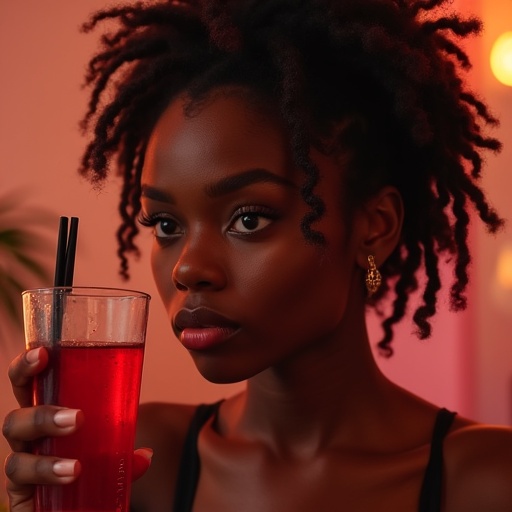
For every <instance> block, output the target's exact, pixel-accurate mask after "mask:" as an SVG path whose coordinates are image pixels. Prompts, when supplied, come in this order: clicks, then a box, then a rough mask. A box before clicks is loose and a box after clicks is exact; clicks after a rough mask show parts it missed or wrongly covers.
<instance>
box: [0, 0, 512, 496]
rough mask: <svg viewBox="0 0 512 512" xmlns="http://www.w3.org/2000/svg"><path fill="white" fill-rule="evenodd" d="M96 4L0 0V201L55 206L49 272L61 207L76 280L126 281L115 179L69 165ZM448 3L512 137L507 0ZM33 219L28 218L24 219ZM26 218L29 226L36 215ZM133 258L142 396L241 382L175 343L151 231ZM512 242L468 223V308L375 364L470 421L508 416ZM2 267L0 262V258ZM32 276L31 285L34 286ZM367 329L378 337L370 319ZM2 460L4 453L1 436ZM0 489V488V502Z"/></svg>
mask: <svg viewBox="0 0 512 512" xmlns="http://www.w3.org/2000/svg"><path fill="white" fill-rule="evenodd" d="M104 5H106V3H105V2H104V1H103V0H80V1H69V0H24V1H19V0H0V73H1V75H0V77H1V81H0V93H1V94H0V156H1V159H0V162H1V164H0V198H1V197H3V196H4V194H6V193H11V192H13V191H19V190H21V191H22V193H23V197H24V201H23V205H25V206H24V208H25V209H28V208H29V207H33V206H37V207H42V208H45V209H48V210H50V211H52V212H54V215H55V221H54V223H53V224H52V225H51V227H50V228H46V229H45V230H44V233H43V234H44V235H45V236H46V237H47V238H48V239H49V240H50V248H49V250H48V251H47V252H45V253H44V254H45V255H46V257H47V260H48V262H49V266H50V268H51V261H52V259H53V251H54V245H55V238H56V231H57V220H56V219H57V217H58V215H68V216H71V215H75V216H78V217H80V219H81V226H80V240H79V248H78V258H77V268H76V274H75V276H76V277H75V284H77V285H98V286H126V283H123V282H122V281H121V280H120V278H119V277H118V276H117V260H116V256H115V241H114V231H115V228H116V226H117V222H118V219H117V213H116V205H117V182H116V181H115V180H113V183H111V184H109V185H108V186H107V187H105V189H104V190H103V191H102V192H101V193H98V192H96V191H94V190H92V189H91V187H90V185H89V184H88V183H86V182H84V181H82V180H81V179H80V178H79V177H78V175H77V173H76V172H75V169H76V168H77V166H78V160H79V156H80V154H81V151H82V148H83V145H84V139H83V138H82V137H81V136H80V134H79V131H78V128H77V122H78V120H79V118H80V116H81V114H82V113H83V111H84V108H85V101H86V96H85V94H84V92H83V91H82V90H81V88H80V85H81V81H82V76H83V72H84V68H85V64H86V62H87V59H88V57H89V56H90V55H91V54H92V52H93V50H94V48H95V44H96V38H95V37H94V36H85V35H82V34H80V33H79V31H78V27H79V25H80V23H81V22H82V21H83V20H85V19H86V17H87V15H88V13H90V12H91V11H93V10H95V9H98V8H100V7H103V6H104ZM455 5H456V6H458V7H459V8H461V9H463V10H464V11H465V12H468V13H475V14H479V15H480V16H482V17H483V19H484V21H485V24H486V30H485V32H484V34H483V37H482V38H480V39H479V40H477V41H471V42H470V43H469V45H468V46H467V49H468V50H469V51H470V53H471V54H472V56H473V59H474V61H475V65H474V70H473V73H471V75H470V76H471V80H472V82H473V83H474V84H475V86H477V87H478V88H479V89H480V90H482V92H483V95H484V96H485V97H486V98H487V99H488V101H489V103H490V105H491V106H492V109H493V111H494V113H495V114H497V115H498V116H499V117H501V120H502V122H501V127H500V129H499V130H498V131H497V135H498V136H499V137H500V138H501V139H502V140H503V141H505V142H507V141H508V140H510V139H511V135H512V88H510V87H505V86H503V85H501V84H499V83H498V82H497V81H496V80H495V79H494V78H493V77H492V75H491V71H490V68H489V64H488V55H489V52H490V48H491V45H492V42H493V41H494V40H495V39H496V38H497V37H498V36H499V35H500V34H501V33H502V32H505V31H509V30H512V4H511V3H510V0H485V2H484V1H483V0H479V1H476V0H475V1H470V0H465V1H463V0H459V1H458V2H455ZM511 169H512V145H511V144H509V145H508V146H506V148H505V150H504V151H503V153H502V154H501V155H500V156H499V157H498V158H494V157H492V156H489V158H488V169H487V174H486V177H485V179H484V182H483V184H484V187H485V188H486V190H487V191H488V192H489V193H490V194H491V195H492V197H493V202H494V205H495V206H496V207H497V208H498V209H499V210H500V212H501V213H502V215H504V216H506V217H508V218H509V219H512V201H511V197H510V196H511V192H512V172H511ZM34 220H35V219H34V218H31V217H30V216H29V217H28V219H27V221H28V222H29V225H32V222H33V221H34ZM34 224H35V223H34ZM140 243H141V245H142V248H143V255H142V258H141V261H140V262H139V263H137V264H135V265H133V270H132V272H133V279H132V281H131V282H130V283H129V284H128V287H130V288H134V289H140V290H143V291H147V292H149V293H150V294H151V295H152V296H153V301H152V310H151V317H150V326H149V334H148V345H147V351H146V362H145V369H144V379H143V389H142V400H144V401H147V400H171V401H178V402H200V401H211V400H214V399H216V398H217V397H220V396H226V395H229V394H231V393H233V392H235V391H236V390H238V389H241V386H242V384H238V385H233V386H216V385H212V384H209V383H207V382H205V381H203V380H202V378H201V377H200V376H199V375H198V374H197V373H196V371H195V368H194V367H193V365H192V363H191V361H190V359H189V357H188V355H187V354H186V353H185V351H184V350H183V349H182V348H181V347H180V346H179V344H178V342H177V341H176V340H175V339H174V337H173V335H172V333H171V331H170V329H169V326H168V320H167V318H166V315H165V313H164V311H163V308H162V306H161V305H160V301H159V298H158V296H157V293H156V289H155V287H154V285H153V281H152V276H151V273H150V270H149V261H148V255H149V247H150V243H151V242H150V237H149V234H145V235H144V236H143V237H142V239H141V241H140ZM506 247H512V235H511V231H510V228H509V229H508V231H507V232H505V233H501V234H500V235H499V236H497V237H495V238H494V237H487V236H485V234H484V233H483V232H482V230H481V229H480V228H479V227H477V228H475V229H474V233H473V241H472V248H473V250H474V253H475V260H476V262H477V263H475V264H474V266H473V269H472V271H473V278H474V280H473V287H472V289H471V292H470V293H471V304H472V306H471V309H470V310H469V311H467V312H465V313H464V314H458V315H455V314H450V313H449V312H446V311H445V312H442V313H441V314H439V315H438V317H437V319H436V320H435V324H434V329H435V331H434V335H433V337H432V338H431V339H430V340H429V341H427V342H419V341H418V340H417V339H416V338H414V337H412V336H411V334H410V333H411V330H412V329H411V324H410V323H409V322H407V321H406V322H404V323H403V325H402V327H401V329H400V330H399V332H398V333H397V343H396V347H395V348H396V355H395V357H393V358H392V359H391V360H380V358H379V364H380V366H381V367H382V369H383V371H384V372H385V373H386V374H388V375H389V376H390V377H391V378H392V379H393V380H394V381H396V382H397V383H399V384H401V385H403V386H405V387H407V388H408V389H410V390H412V391H413V392H415V393H418V394H419V395H421V396H423V397H424V398H426V399H428V400H431V401H434V402H436V403H438V404H440V405H443V406H446V407H449V408H452V409H454V410H457V411H459V412H460V413H462V414H465V415H468V416H471V417H473V418H475V419H478V420H481V421H485V422H492V423H502V424H512V396H511V395H512V289H508V290H507V289H505V288H503V287H500V286H499V284H498V283H497V282H496V278H495V274H496V262H497V258H498V255H499V253H500V251H502V250H503V249H504V248H506ZM0 264H1V262H0ZM34 284H38V283H34ZM369 322H370V328H371V336H372V339H373V340H374V341H376V340H377V337H378V336H379V331H378V329H377V328H376V322H375V320H374V319H372V318H370V319H369ZM0 323H1V324H2V325H3V328H1V329H0V336H2V338H1V339H0V416H2V417H3V416H4V415H5V413H6V412H7V411H8V410H10V409H11V408H13V407H15V403H14V400H13V399H12V398H11V395H10V391H9V384H8V380H7V377H6V368H7V365H8V361H9V360H10V359H11V358H12V357H13V356H14V355H15V354H16V353H18V352H19V351H20V350H22V348H23V340H22V336H21V334H20V333H17V332H15V331H12V332H11V330H9V329H8V328H7V327H6V326H5V323H4V321H3V320H2V319H1V318H0ZM0 452H1V453H0V456H2V459H3V456H4V455H5V453H6V452H7V447H6V444H5V442H4V440H3V438H2V440H1V442H0ZM1 497H2V494H0V501H1Z"/></svg>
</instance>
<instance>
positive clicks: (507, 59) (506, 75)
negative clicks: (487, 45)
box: [491, 32, 512, 86]
mask: <svg viewBox="0 0 512 512" xmlns="http://www.w3.org/2000/svg"><path fill="white" fill-rule="evenodd" d="M491 69H492V72H493V73H494V76H495V77H496V78H497V79H498V80H499V81H500V82H501V83H502V84H505V85H509V86H512V32H505V33H504V34H502V35H501V36H500V37H498V39H496V42H495V43H494V45H493V47H492V50H491Z"/></svg>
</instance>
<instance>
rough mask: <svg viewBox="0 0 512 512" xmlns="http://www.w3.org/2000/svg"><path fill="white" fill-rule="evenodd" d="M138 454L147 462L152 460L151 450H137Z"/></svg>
mask: <svg viewBox="0 0 512 512" xmlns="http://www.w3.org/2000/svg"><path fill="white" fill-rule="evenodd" d="M139 453H140V454H141V455H142V456H143V457H145V458H146V459H147V460H149V461H151V459H152V458H153V450H152V449H151V448H139Z"/></svg>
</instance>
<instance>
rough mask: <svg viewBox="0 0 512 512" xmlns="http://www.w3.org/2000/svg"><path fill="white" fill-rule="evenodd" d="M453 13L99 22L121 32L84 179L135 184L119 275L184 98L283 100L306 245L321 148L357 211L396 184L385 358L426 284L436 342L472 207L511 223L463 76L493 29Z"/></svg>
mask: <svg viewBox="0 0 512 512" xmlns="http://www.w3.org/2000/svg"><path fill="white" fill-rule="evenodd" d="M447 3H449V2H448V1H447V0H414V1H413V0H172V1H161V2H152V3H142V2H141V3H134V4H131V5H124V6H120V7H117V8H109V9H106V10H102V11H99V12H97V13H96V14H94V15H92V17H91V18H90V20H89V21H88V22H87V23H86V24H84V26H83V30H84V31H85V32H89V31H91V30H92V29H94V28H95V27H96V26H97V25H98V24H99V23H100V22H103V23H106V24H107V25H108V26H109V27H110V31H107V32H106V33H104V35H103V36H102V46H101V49H100V50H99V51H98V53H97V54H96V55H95V56H94V57H93V58H92V59H91V61H90V63H89V67H88V72H87V76H86V85H88V86H90V88H91V89H92V93H91V97H90V101H89V106H88V111H87V113H86V115H85V117H84V119H83V125H82V127H83V129H84V131H87V130H88V128H90V127H92V128H93V135H92V138H91V141H90V142H89V144H88V146H87V148H86V150H85V153H84V155H83V160H82V164H81V168H80V172H81V173H82V174H83V175H85V176H87V177H88V178H89V179H90V180H91V181H92V182H93V183H95V184H100V183H101V182H103V181H104V180H105V178H106V176H107V174H108V171H109V163H110V162H111V161H112V160H113V159H115V160H116V166H117V169H118V172H119V174H120V175H121V176H122V178H123V187H122V191H121V200H120V204H119V211H120V214H121V218H122V223H121V226H120V228H119V230H118V233H117V238H118V243H119V249H118V255H119V257H120V260H121V274H122V275H123V276H124V277H126V278H127V277H128V258H127V257H128V255H129V253H133V254H135V255H137V254H138V249H137V246H136V244H135V242H134V240H135V238H136V235H137V233H138V226H137V217H138V214H139V212H140V199H139V196H140V175H141V170H142V167H143V163H144V153H145V148H146V145H147V141H148V138H149V135H150V133H151V131H152V128H153V127H154V125H155V123H156V121H157V120H158V118H159V116H160V115H161V113H162V112H163V110H164V109H165V108H166V106H167V105H168V104H169V102H170V101H171V100H172V99H173V98H175V97H176V96H177V95H178V94H182V93H183V92H186V93H187V96H188V97H189V98H191V100H190V101H191V102H192V103H196V102H198V101H201V99H204V98H205V97H206V96H207V95H208V93H209V92H210V91H211V90H212V88H214V87H219V86H231V85H234V86H243V87H245V88H247V89H248V90H249V91H253V92H254V94H255V95H257V96H258V97H263V98H266V99H267V100H268V101H269V102H273V104H274V105H276V106H277V108H278V110H279V112H280V115H281V116H282V118H283V120H284V121H285V123H286V125H287V126H288V129H289V138H290V143H291V149H292V151H293V155H294V158H295V161H296V163H297V165H298V166H299V168H301V169H303V171H304V183H303V186H302V189H301V193H302V197H303V199H304V201H305V202H306V203H307V204H308V206H309V214H308V215H306V217H305V218H304V219H303V222H302V226H301V228H302V231H303V233H304V236H305V238H306V240H307V241H309V242H311V243H315V244H323V243H325V240H324V237H323V235H322V233H320V232H318V231H316V230H315V229H314V223H315V221H316V220H318V219H319V218H320V217H321V216H322V214H323V212H324V204H323V202H322V200H321V198H320V197H318V196H317V195H315V186H316V184H317V183H318V180H319V173H318V169H317V168H316V167H315V165H314V164H313V163H312V162H311V160H310V158H309V151H310V148H311V147H312V146H315V147H318V148H321V150H322V151H324V152H326V153H329V154H332V155H334V157H339V159H340V168H341V167H343V172H344V175H346V183H347V190H349V193H347V194H346V201H347V203H348V204H349V208H350V207H355V206H356V205H358V204H360V203H361V201H364V200H365V199H366V198H368V197H371V195H372V194H375V193H376V192H377V191H378V190H379V188H381V187H382V186H384V185H393V186H395V187H396V188H397V189H398V190H399V191H400V193H401V195H402V198H403V202H404V207H405V212H406V213H405V220H404V226H403V232H402V236H401V240H400V243H399V245H398V246H397V248H396V250H395V251H394V252H393V254H392V255H391V256H390V258H388V260H387V261H386V262H384V263H383V265H382V267H381V269H380V270H381V272H382V274H383V276H384V285H383V286H382V287H381V289H380V290H379V292H378V293H377V294H376V295H375V296H374V297H375V298H374V299H373V298H372V304H374V305H376V304H377V302H378V300H379V299H380V298H381V297H382V296H383V295H384V294H386V293H388V292H389V291H390V290H393V291H394V294H395V297H394V300H393V303H392V311H391V313H390V314H389V315H388V316H387V318H383V321H382V327H383V330H384V336H383V339H382V340H381V341H380V342H379V347H380V349H381V351H382V352H383V353H384V354H385V355H391V354H392V348H391V341H392V338H393V326H394V325H395V324H396V323H397V322H399V321H400V320H401V319H402V318H403V316H404V315H405V312H406V306H407V303H408V299H409V296H410V294H411V292H412V291H414V290H416V289H417V288H418V287H420V286H421V288H422V304H421V305H420V306H419V307H418V308H417V309H416V311H415V312H414V316H413V319H414V322H415V324H416V325H417V333H418V336H419V337H420V338H422V339H423V338H426V337H428V336H430V333H431V325H430V323H429V319H430V317H432V316H433V315H434V314H435V312H436V302H437V294H438V291H439V290H440V288H441V279H440V275H439V258H440V256H442V255H443V254H444V255H446V256H448V258H447V259H449V260H450V261H451V263H452V265H453V268H454V280H453V283H452V284H451V290H450V300H451V307H452V309H454V310H461V309H464V308H465V307H466V296H465V289H466V286H467V283H468V265H469V263H470V252H469V249H468V225H469V222H470V210H471V209H475V210H476V212H477V214H478V216H479V217H480V219H481V220H482V221H483V222H484V223H485V225H486V226H487V228H488V230H489V231H490V232H495V231H497V230H498V229H499V228H500V226H502V224H503V220H502V219H501V218H500V217H499V216H498V215H497V213H496V212H495V211H494V210H493V209H492V208H491V206H490V205H489V202H488V200H487V199H486V197H485V195H484V193H483V191H482V189H481V187H480V186H479V184H478V181H479V178H480V173H481V168H482V163H483V156H482V153H483V151H484V150H491V151H499V150H500V147H501V145H500V142H499V141H498V140H496V139H495V138H492V137H490V136H488V135H486V134H484V133H483V127H484V126H485V125H495V124H497V120H496V119H495V118H494V117H493V116H492V115H491V114H490V113H489V111H488V109H487V107H486V105H485V104H484V103H483V102H482V101H481V100H480V99H478V98H477V96H476V95H475V94H474V93H472V92H471V91H469V90H468V89H467V87H466V85H465V84H464V82H463V79H462V78H461V75H462V72H463V71H464V70H465V69H467V68H469V67H470V62H469V59H468V56H467V55H466V53H465V52H464V50H463V49H462V48H461V47H460V44H458V43H457V42H456V41H457V40H459V39H461V38H464V37H466V36H468V35H470V34H476V33H478V32H479V31H480V30H481V22H480V21H479V20H478V19H476V18H472V17H471V18H467V19H465V18H462V17H461V16H460V15H458V14H454V13H451V12H448V11H447V9H446V6H445V4H447ZM112 24H114V28H113V29H112ZM342 159H343V162H341V160H342ZM422 273H423V275H424V276H425V278H424V279H421V283H420V282H419V280H418V277H419V276H420V275H421V274H422Z"/></svg>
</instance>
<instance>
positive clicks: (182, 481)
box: [173, 400, 222, 512]
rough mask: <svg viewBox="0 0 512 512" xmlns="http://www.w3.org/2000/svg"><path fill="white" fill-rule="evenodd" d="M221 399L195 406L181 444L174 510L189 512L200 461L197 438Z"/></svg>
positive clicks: (197, 479) (214, 412)
mask: <svg viewBox="0 0 512 512" xmlns="http://www.w3.org/2000/svg"><path fill="white" fill-rule="evenodd" d="M221 403H222V400H221V401H219V402H216V403H214V404H201V405H199V406H198V407H197V409H196V411H195V413H194V416H193V417H192V421H191V422H190V426H189V429H188V432H187V437H186V438H185V442H184V444H183V453H182V455H181V461H180V466H179V469H178V478H177V479H176V490H175V495H174V505H173V511H174V512H189V511H191V510H192V506H193V504H194V497H195V494H196V488H197V482H198V481H199V472H200V470H201V461H200V459H199V452H198V450H197V438H198V437H199V432H200V431H201V428H202V427H203V425H204V424H205V423H206V422H207V421H208V420H209V419H210V418H211V417H212V416H213V415H214V414H216V413H217V410H218V409H219V406H220V404H221Z"/></svg>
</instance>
